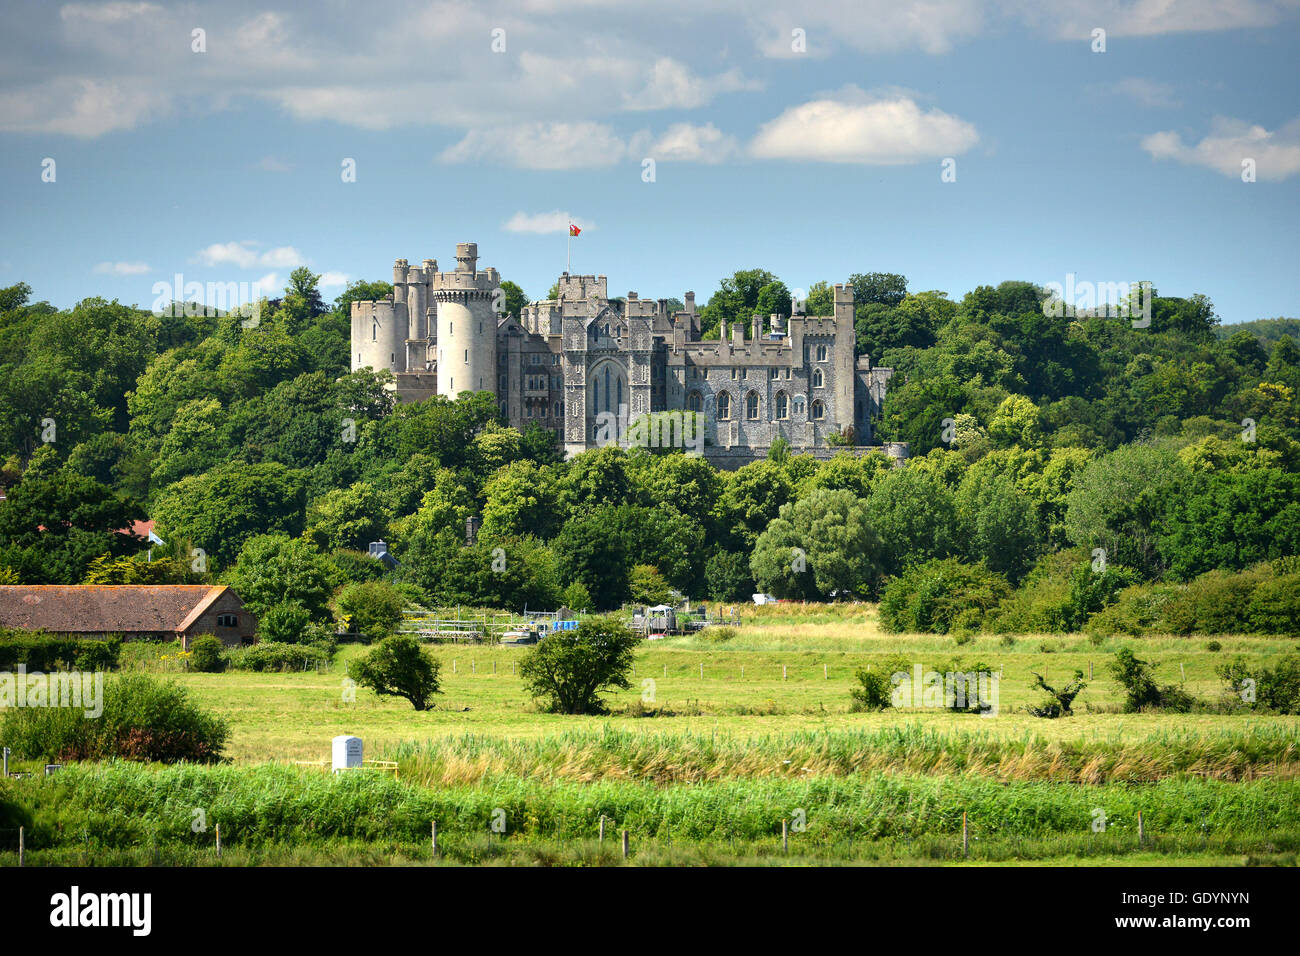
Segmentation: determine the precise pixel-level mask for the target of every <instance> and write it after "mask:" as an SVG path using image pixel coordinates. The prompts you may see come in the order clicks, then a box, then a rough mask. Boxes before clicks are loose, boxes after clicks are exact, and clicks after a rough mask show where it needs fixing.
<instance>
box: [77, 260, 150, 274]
mask: <svg viewBox="0 0 1300 956" xmlns="http://www.w3.org/2000/svg"><path fill="white" fill-rule="evenodd" d="M91 271H93V272H95V273H98V274H99V275H112V276H138V275H144V274H145V273H146V272H148V271H149V265H148V263H144V262H101V263H99V264H98V265H96V266H95V268H94V269H93V270H91Z"/></svg>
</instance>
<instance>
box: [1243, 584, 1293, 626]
mask: <svg viewBox="0 0 1300 956" xmlns="http://www.w3.org/2000/svg"><path fill="white" fill-rule="evenodd" d="M1246 623H1247V625H1248V627H1249V629H1250V630H1252V631H1256V632H1258V633H1261V634H1293V633H1295V631H1296V630H1297V629H1300V574H1284V575H1281V576H1279V577H1276V578H1273V579H1272V580H1271V581H1261V582H1260V584H1259V586H1258V587H1256V588H1255V592H1254V593H1253V594H1252V595H1251V596H1250V604H1249V606H1247V608H1246Z"/></svg>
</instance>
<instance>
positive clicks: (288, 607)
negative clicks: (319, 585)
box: [257, 601, 312, 644]
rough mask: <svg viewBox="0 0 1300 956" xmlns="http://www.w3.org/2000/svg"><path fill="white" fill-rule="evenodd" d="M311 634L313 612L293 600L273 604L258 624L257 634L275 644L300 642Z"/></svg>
mask: <svg viewBox="0 0 1300 956" xmlns="http://www.w3.org/2000/svg"><path fill="white" fill-rule="evenodd" d="M311 634H312V621H311V613H310V612H309V611H308V610H307V609H306V608H305V607H303V606H302V605H301V604H297V603H295V602H293V601H286V602H284V603H282V604H276V605H273V606H272V607H271V608H269V609H268V610H267V611H266V613H265V614H263V615H262V617H261V619H260V620H259V621H258V624H257V636H258V637H259V638H261V639H262V640H263V641H269V642H271V643H273V644H299V643H302V642H304V641H306V640H308V639H309V638H310V636H311Z"/></svg>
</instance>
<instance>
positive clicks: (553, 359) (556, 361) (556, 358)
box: [551, 355, 560, 365]
mask: <svg viewBox="0 0 1300 956" xmlns="http://www.w3.org/2000/svg"><path fill="white" fill-rule="evenodd" d="M551 364H552V365H559V364H560V357H559V356H558V355H552V356H551Z"/></svg>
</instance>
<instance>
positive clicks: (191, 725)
mask: <svg viewBox="0 0 1300 956" xmlns="http://www.w3.org/2000/svg"><path fill="white" fill-rule="evenodd" d="M0 734H2V735H3V737H4V741H5V744H6V745H7V746H9V747H12V748H13V750H14V752H15V753H16V754H18V756H19V757H22V758H24V759H30V760H35V759H47V760H59V761H65V760H105V759H108V758H110V757H121V758H124V759H126V760H143V761H160V762H163V763H176V762H178V761H182V760H184V761H191V762H196V763H215V762H216V761H219V760H220V759H221V754H222V750H223V749H224V748H225V744H226V740H227V739H228V738H229V736H230V731H229V728H228V727H227V725H226V722H225V721H224V720H223V719H222V718H220V717H216V716H213V715H211V714H208V713H207V712H206V711H204V710H201V709H200V708H199V707H198V706H196V705H195V704H194V703H192V702H191V701H190V699H189V695H188V693H187V692H186V690H185V688H183V687H180V686H179V685H177V684H172V683H164V682H161V681H158V680H155V679H154V678H152V677H150V676H148V675H146V674H129V675H124V676H121V677H115V678H113V679H112V680H110V681H109V682H108V684H107V685H106V686H105V688H104V700H103V714H102V715H100V716H99V717H88V716H87V715H86V710H85V708H81V707H15V708H11V709H9V710H6V711H5V713H4V717H3V720H2V721H0Z"/></svg>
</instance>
